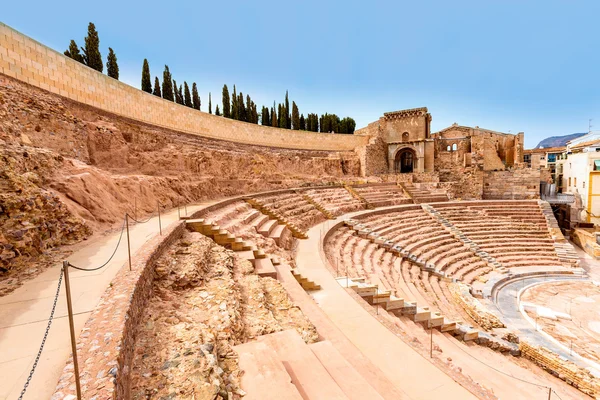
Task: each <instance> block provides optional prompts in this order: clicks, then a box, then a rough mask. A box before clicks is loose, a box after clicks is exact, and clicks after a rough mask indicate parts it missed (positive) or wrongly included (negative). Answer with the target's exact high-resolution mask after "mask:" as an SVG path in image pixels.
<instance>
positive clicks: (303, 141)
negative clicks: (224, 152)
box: [0, 22, 368, 151]
mask: <svg viewBox="0 0 600 400" xmlns="http://www.w3.org/2000/svg"><path fill="white" fill-rule="evenodd" d="M0 73H1V74H4V75H8V76H10V77H13V78H16V79H18V80H21V81H24V82H26V83H28V84H30V85H33V86H36V87H39V88H42V89H44V90H48V91H50V92H52V93H56V94H59V95H61V96H63V97H67V98H69V99H71V100H75V101H78V102H80V103H84V104H87V105H90V106H92V107H96V108H99V109H101V110H104V111H108V112H110V113H114V114H117V115H120V116H124V117H127V118H131V119H134V120H137V121H141V122H145V123H149V124H152V125H156V126H160V127H163V128H169V129H173V130H176V131H181V132H186V133H191V134H195V135H200V136H204V137H210V138H214V139H222V140H228V141H232V142H239V143H246V144H255V145H261V146H271V147H281V148H290V149H310V150H337V151H343V150H354V149H355V148H356V147H360V146H364V145H366V144H367V142H368V137H367V136H360V135H334V134H323V133H314V132H299V131H291V130H287V129H279V128H271V127H266V126H262V125H256V124H250V123H246V122H240V121H234V120H232V119H228V118H223V117H218V116H216V115H212V114H208V113H204V112H200V111H197V110H194V109H191V108H189V107H185V106H182V105H179V104H175V103H174V102H172V101H167V100H163V99H161V98H159V97H157V96H154V95H152V94H149V93H146V92H143V91H141V90H139V89H136V88H134V87H131V86H129V85H127V84H125V83H123V82H119V81H118V80H115V79H113V78H110V77H108V76H107V75H104V74H102V73H100V72H98V71H95V70H93V69H91V68H88V67H87V66H85V65H83V64H81V63H79V62H77V61H74V60H72V59H70V58H68V57H65V56H64V55H63V54H60V53H58V52H56V51H54V50H52V49H50V48H48V47H46V46H44V45H42V44H40V43H38V42H36V41H35V40H33V39H31V38H29V37H27V36H25V35H23V34H21V33H19V32H17V31H16V30H14V29H12V28H10V27H8V26H6V25H4V24H2V23H1V22H0Z"/></svg>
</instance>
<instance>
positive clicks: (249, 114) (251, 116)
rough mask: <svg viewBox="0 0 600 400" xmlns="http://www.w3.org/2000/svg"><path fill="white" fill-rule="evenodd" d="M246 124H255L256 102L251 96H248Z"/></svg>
mask: <svg viewBox="0 0 600 400" xmlns="http://www.w3.org/2000/svg"><path fill="white" fill-rule="evenodd" d="M246 122H252V123H254V102H253V101H252V99H250V95H249V94H247V95H246Z"/></svg>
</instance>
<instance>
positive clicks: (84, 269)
mask: <svg viewBox="0 0 600 400" xmlns="http://www.w3.org/2000/svg"><path fill="white" fill-rule="evenodd" d="M124 230H125V219H124V220H123V225H122V226H121V234H120V235H119V241H118V242H117V246H116V247H115V250H114V251H113V253H112V254H111V256H110V258H109V259H108V260H107V261H106V262H105V263H104V264H102V265H100V266H99V267H96V268H81V267H76V266H75V265H73V264H71V263H69V267H71V268H75V269H78V270H80V271H97V270H99V269H101V268H104V267H105V266H106V265H108V263H109V262H110V261H111V260H112V259H113V257H114V256H115V254H117V249H118V248H119V245H120V244H121V239H122V238H123V231H124Z"/></svg>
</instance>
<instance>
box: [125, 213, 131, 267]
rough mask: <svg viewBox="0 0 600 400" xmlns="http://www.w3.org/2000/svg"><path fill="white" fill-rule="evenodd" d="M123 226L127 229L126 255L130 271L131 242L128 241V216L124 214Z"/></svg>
mask: <svg viewBox="0 0 600 400" xmlns="http://www.w3.org/2000/svg"><path fill="white" fill-rule="evenodd" d="M125 226H126V227H127V254H129V270H130V271H131V242H130V241H129V214H127V213H125Z"/></svg>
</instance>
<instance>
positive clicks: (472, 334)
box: [336, 219, 478, 340]
mask: <svg viewBox="0 0 600 400" xmlns="http://www.w3.org/2000/svg"><path fill="white" fill-rule="evenodd" d="M344 223H345V225H346V226H348V227H350V228H351V229H353V230H354V231H356V232H357V234H358V235H359V236H360V237H363V238H366V239H368V240H369V241H371V242H372V243H375V244H377V245H378V246H379V247H381V248H384V249H385V250H386V251H389V252H391V253H392V254H394V255H396V256H397V257H401V258H405V259H407V260H409V261H410V262H411V263H413V264H415V265H417V266H418V267H419V268H420V269H421V270H422V271H427V272H428V273H429V274H431V275H435V276H438V277H439V278H440V279H443V280H445V281H447V282H452V281H453V279H452V278H449V277H447V276H446V275H445V273H444V272H442V271H438V270H437V269H435V266H434V265H433V264H428V263H427V262H426V261H424V260H421V259H419V258H417V257H416V256H415V255H414V254H410V253H409V252H408V251H407V250H405V249H403V248H402V247H401V246H400V245H397V244H394V242H392V241H390V240H388V239H387V238H385V237H382V236H378V235H377V234H376V233H374V232H372V231H371V229H370V228H368V227H367V226H366V225H363V224H360V223H359V221H357V220H352V219H348V220H345V221H344ZM336 280H337V282H338V283H339V284H340V285H341V286H343V287H348V288H351V289H352V290H354V291H355V292H356V293H357V294H358V295H359V296H361V297H362V298H363V299H365V300H366V301H367V302H368V303H369V304H371V305H374V306H378V307H382V308H383V309H384V310H386V311H389V312H391V313H392V314H394V315H396V316H401V315H402V316H408V317H410V318H411V319H412V320H413V321H414V322H418V323H422V324H424V325H425V326H426V327H427V328H436V329H439V330H440V331H441V332H449V333H452V334H453V335H456V336H460V337H461V338H462V339H463V340H474V339H477V338H478V331H477V330H475V329H472V328H470V327H466V326H464V325H462V323H461V322H460V321H452V320H449V319H447V318H446V317H444V316H443V315H442V314H441V313H439V312H435V311H430V310H429V307H419V306H418V305H417V302H416V301H414V300H413V301H411V300H405V299H401V298H398V297H395V296H393V295H392V294H391V292H390V291H387V290H381V289H380V288H379V286H378V285H375V284H373V283H367V282H365V278H349V277H339V278H336Z"/></svg>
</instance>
